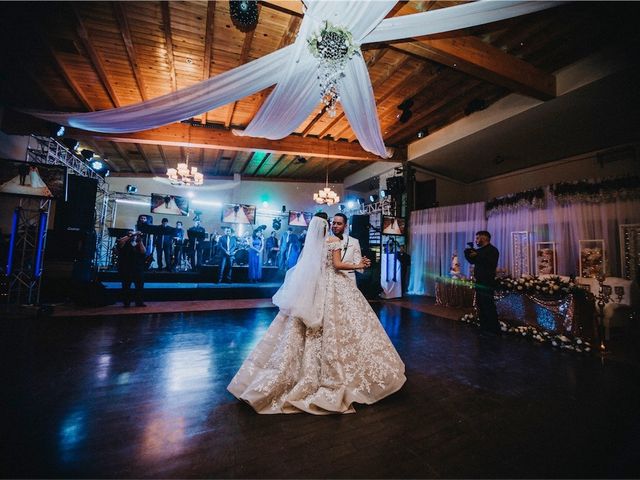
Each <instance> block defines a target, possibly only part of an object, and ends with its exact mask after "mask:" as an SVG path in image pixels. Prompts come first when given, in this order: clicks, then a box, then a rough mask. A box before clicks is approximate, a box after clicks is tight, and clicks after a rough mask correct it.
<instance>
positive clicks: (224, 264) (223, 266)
mask: <svg viewBox="0 0 640 480" xmlns="http://www.w3.org/2000/svg"><path fill="white" fill-rule="evenodd" d="M232 233H233V230H231V229H230V228H229V227H226V228H225V229H224V235H223V236H221V237H220V239H219V240H218V248H219V249H220V252H221V255H220V273H219V274H218V283H221V282H222V278H223V277H224V278H225V282H226V283H231V274H232V273H233V256H234V255H235V253H236V250H237V247H238V244H237V239H236V237H234V236H232ZM225 270H226V271H227V274H226V276H225Z"/></svg>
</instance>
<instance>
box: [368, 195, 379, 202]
mask: <svg viewBox="0 0 640 480" xmlns="http://www.w3.org/2000/svg"><path fill="white" fill-rule="evenodd" d="M369 200H371V201H372V202H377V201H378V195H376V194H375V193H374V194H373V195H369Z"/></svg>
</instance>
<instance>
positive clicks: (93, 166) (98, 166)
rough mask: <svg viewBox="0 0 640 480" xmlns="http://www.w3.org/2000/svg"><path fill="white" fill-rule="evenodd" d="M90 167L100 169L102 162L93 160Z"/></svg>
mask: <svg viewBox="0 0 640 480" xmlns="http://www.w3.org/2000/svg"><path fill="white" fill-rule="evenodd" d="M91 168H93V169H94V170H102V169H103V168H104V163H102V162H101V161H100V160H94V161H93V162H91Z"/></svg>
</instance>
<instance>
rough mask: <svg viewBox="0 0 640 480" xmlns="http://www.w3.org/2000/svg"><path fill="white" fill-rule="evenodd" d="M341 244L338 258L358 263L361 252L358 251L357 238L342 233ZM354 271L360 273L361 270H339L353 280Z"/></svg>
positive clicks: (354, 276)
mask: <svg viewBox="0 0 640 480" xmlns="http://www.w3.org/2000/svg"><path fill="white" fill-rule="evenodd" d="M341 245H342V248H341V250H340V258H342V261H343V262H348V263H360V261H361V260H362V252H361V251H360V242H359V241H358V239H357V238H353V237H350V236H348V235H343V237H342V241H341ZM345 247H346V251H345ZM356 271H358V272H360V273H362V270H340V271H339V272H340V273H341V274H343V275H346V276H347V277H349V278H350V279H351V280H353V281H354V282H355V281H356V274H355V272H356Z"/></svg>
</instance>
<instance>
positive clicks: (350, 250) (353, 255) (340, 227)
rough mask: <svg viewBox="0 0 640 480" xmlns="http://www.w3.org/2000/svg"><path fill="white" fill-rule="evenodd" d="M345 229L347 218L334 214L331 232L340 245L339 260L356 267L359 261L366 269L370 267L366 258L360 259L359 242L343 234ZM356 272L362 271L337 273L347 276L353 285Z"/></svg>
mask: <svg viewBox="0 0 640 480" xmlns="http://www.w3.org/2000/svg"><path fill="white" fill-rule="evenodd" d="M346 229H347V216H346V215H345V214H344V213H336V214H335V215H334V216H333V220H332V222H331V231H332V232H333V234H334V235H335V236H336V237H338V238H339V239H340V242H341V243H342V250H341V252H342V253H341V255H340V258H341V259H342V261H343V262H347V263H353V264H354V265H357V264H358V263H360V261H361V260H364V262H365V265H366V266H367V267H368V266H370V265H371V261H370V260H369V259H368V258H366V257H364V258H363V257H362V251H361V250H360V242H359V241H358V239H357V238H353V237H350V236H349V234H348V233H345V232H346ZM356 271H357V272H359V273H362V270H339V273H341V274H343V275H346V276H348V277H349V278H350V279H351V280H353V282H354V283H355V281H356V274H355V272H356Z"/></svg>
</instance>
